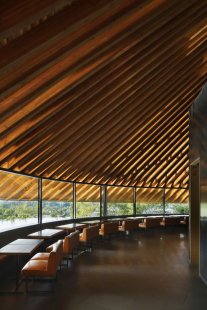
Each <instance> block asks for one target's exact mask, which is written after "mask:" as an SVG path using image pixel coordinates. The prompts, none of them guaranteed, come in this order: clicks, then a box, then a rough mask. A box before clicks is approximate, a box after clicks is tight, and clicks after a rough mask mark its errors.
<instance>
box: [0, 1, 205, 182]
mask: <svg viewBox="0 0 207 310" xmlns="http://www.w3.org/2000/svg"><path fill="white" fill-rule="evenodd" d="M0 11H1V21H0V44H1V47H0V77H1V83H0V100H1V102H0V119H1V124H0V136H1V138H0V139H1V140H0V141H1V142H0V143H1V150H0V167H1V168H4V169H9V170H13V171H18V172H23V173H27V174H32V175H35V176H42V177H50V178H53V179H59V180H61V179H62V180H70V181H79V182H88V183H94V184H111V185H113V184H117V185H132V186H152V187H175V188H187V187H188V166H189V161H188V148H189V138H188V137H189V112H188V111H189V107H190V105H191V104H192V102H193V101H194V99H195V97H196V95H197V93H198V91H199V90H200V89H201V87H202V85H203V84H204V82H205V81H206V72H207V71H206V68H207V62H206V60H207V44H206V42H207V39H206V38H207V18H206V16H207V6H206V1H205V0H200V1H197V0H182V1H180V0H174V1H166V0H154V1H153V0H151V1H149V0H141V1H137V0H122V1H121V0H99V1H96V0H87V1H85V0H74V1H72V0H71V1H66V0H62V1H60V0H59V1H57V0H44V1H40V0H33V1H30V0H22V1H17V0H16V1H11V0H2V1H1V3H0Z"/></svg>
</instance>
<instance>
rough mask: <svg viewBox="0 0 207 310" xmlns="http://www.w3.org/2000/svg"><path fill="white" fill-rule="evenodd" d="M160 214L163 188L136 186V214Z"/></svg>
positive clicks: (162, 207)
mask: <svg viewBox="0 0 207 310" xmlns="http://www.w3.org/2000/svg"><path fill="white" fill-rule="evenodd" d="M160 213H161V214H162V213H164V206H163V189H159V188H158V189H157V188H137V189H136V214H160Z"/></svg>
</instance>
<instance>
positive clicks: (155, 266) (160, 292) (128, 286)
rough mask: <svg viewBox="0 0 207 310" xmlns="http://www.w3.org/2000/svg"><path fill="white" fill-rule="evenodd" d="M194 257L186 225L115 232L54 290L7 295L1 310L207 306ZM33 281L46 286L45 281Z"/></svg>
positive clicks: (0, 299) (187, 309) (188, 309)
mask: <svg viewBox="0 0 207 310" xmlns="http://www.w3.org/2000/svg"><path fill="white" fill-rule="evenodd" d="M188 256H189V249H188V236H187V231H186V230H184V229H179V228H175V229H158V230H157V229H155V230H151V231H146V232H145V231H144V232H142V231H139V232H136V233H133V234H130V235H127V236H124V235H121V236H120V235H119V236H113V237H112V238H111V239H110V240H104V241H99V242H98V243H97V244H95V246H94V249H93V251H92V252H91V253H89V252H88V253H84V254H81V255H80V256H78V257H77V258H75V260H74V261H73V262H72V263H71V264H70V267H69V269H66V268H63V269H62V271H61V272H59V273H58V280H57V282H56V284H55V287H54V292H52V293H48V294H45V293H35V294H30V295H28V296H25V295H23V294H17V295H2V296H0V309H1V310H4V309H7V310H10V309H20V310H21V309H32V310H36V309H38V310H41V309H50V310H53V309H57V310H64V309H65V310H67V309H68V310H88V309H92V310H93V309H97V310H118V309H119V310H152V309H153V310H200V309H202V310H203V309H207V286H206V285H204V283H203V282H202V281H201V279H200V278H199V277H198V276H197V273H196V271H195V270H193V268H191V267H190V266H189V261H188ZM33 285H34V286H35V287H36V288H38V289H44V287H43V286H44V285H45V284H44V283H36V282H35V283H34V284H33ZM50 285H51V284H50ZM51 288H52V287H51Z"/></svg>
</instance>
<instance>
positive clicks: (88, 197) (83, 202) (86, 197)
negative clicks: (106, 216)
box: [76, 184, 100, 218]
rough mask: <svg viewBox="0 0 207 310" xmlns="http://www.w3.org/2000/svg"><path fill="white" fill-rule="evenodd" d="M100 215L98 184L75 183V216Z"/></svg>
mask: <svg viewBox="0 0 207 310" xmlns="http://www.w3.org/2000/svg"><path fill="white" fill-rule="evenodd" d="M99 216H100V186H99V185H89V184H76V218H82V217H99Z"/></svg>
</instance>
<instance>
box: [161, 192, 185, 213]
mask: <svg viewBox="0 0 207 310" xmlns="http://www.w3.org/2000/svg"><path fill="white" fill-rule="evenodd" d="M188 199H189V191H188V190H185V189H166V190H165V213H166V214H172V213H173V214H189V201H188Z"/></svg>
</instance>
